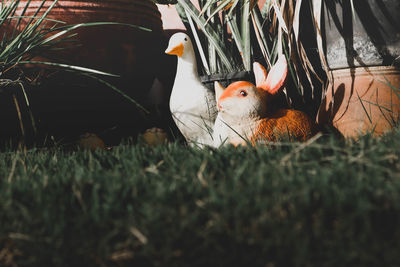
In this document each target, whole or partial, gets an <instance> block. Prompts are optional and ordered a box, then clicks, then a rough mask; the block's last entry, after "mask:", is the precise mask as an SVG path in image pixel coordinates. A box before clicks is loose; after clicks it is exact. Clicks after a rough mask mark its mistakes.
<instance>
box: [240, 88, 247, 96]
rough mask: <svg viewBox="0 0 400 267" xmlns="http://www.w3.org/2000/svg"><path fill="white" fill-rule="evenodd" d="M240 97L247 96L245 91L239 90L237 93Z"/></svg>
mask: <svg viewBox="0 0 400 267" xmlns="http://www.w3.org/2000/svg"><path fill="white" fill-rule="evenodd" d="M239 94H240V95H241V96H243V97H246V96H247V92H246V91H245V90H241V91H240V93H239Z"/></svg>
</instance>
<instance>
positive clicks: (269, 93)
mask: <svg viewBox="0 0 400 267" xmlns="http://www.w3.org/2000/svg"><path fill="white" fill-rule="evenodd" d="M253 69H254V75H255V80H256V86H255V85H253V84H252V83H250V82H246V81H239V82H235V83H232V84H230V85H229V86H228V87H227V88H226V89H225V88H223V87H222V85H221V84H219V83H218V82H216V83H215V94H216V98H217V107H218V116H217V119H216V122H215V125H214V131H213V140H214V143H213V145H214V146H215V147H219V146H221V145H223V144H224V143H230V144H233V145H240V144H241V145H245V144H247V143H248V142H250V143H251V144H252V145H255V143H256V142H257V141H276V140H278V139H279V138H280V137H285V136H286V137H289V138H290V139H291V140H293V139H294V140H299V141H303V140H306V139H308V138H309V137H310V136H311V135H312V134H313V132H314V128H315V125H314V122H313V120H312V119H311V118H310V117H309V116H308V115H306V114H305V113H304V112H301V111H298V110H293V109H277V108H271V107H273V106H274V105H271V102H272V101H273V96H274V95H275V94H276V93H277V92H279V90H281V89H282V88H283V86H284V83H285V80H286V76H287V72H288V69H287V61H286V58H285V56H284V55H282V56H280V58H279V59H278V61H277V63H276V64H275V65H274V66H273V67H272V68H271V70H270V72H269V74H268V75H267V71H266V70H265V68H264V67H263V66H262V65H261V64H259V63H257V62H255V63H254V64H253Z"/></svg>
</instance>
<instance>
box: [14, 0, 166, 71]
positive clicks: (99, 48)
mask: <svg viewBox="0 0 400 267" xmlns="http://www.w3.org/2000/svg"><path fill="white" fill-rule="evenodd" d="M26 3H27V1H20V4H19V7H18V9H17V12H16V14H17V15H19V14H21V13H22V11H23V9H24V8H25V6H26ZM41 3H42V0H36V1H35V0H34V1H31V3H30V4H29V7H28V9H27V10H26V13H25V15H26V16H32V15H33V14H34V13H35V12H36V10H37V9H38V8H39V7H40V5H41ZM52 3H53V1H46V2H45V4H44V6H43V8H42V9H41V13H43V12H44V11H45V10H46V9H47V8H48V7H49V6H50V5H51V4H52ZM41 13H39V15H40V14H41ZM47 18H50V19H56V20H61V21H64V22H66V23H67V24H77V23H85V22H99V21H100V22H120V23H129V24H135V25H139V26H143V27H146V28H150V29H152V30H153V32H152V33H149V32H144V31H141V30H137V29H134V28H131V27H128V26H115V25H107V26H94V27H85V28H80V29H78V30H76V32H77V33H78V36H77V38H76V40H77V43H78V44H80V47H79V48H76V49H75V48H74V49H68V50H65V51H64V53H62V52H57V54H55V55H54V54H53V55H51V56H54V57H57V58H61V59H63V60H64V61H68V62H69V63H71V64H76V65H80V66H85V67H91V68H97V69H100V70H104V71H109V72H114V73H119V74H126V73H131V72H132V71H135V70H138V69H140V70H142V71H147V70H148V69H149V66H147V65H146V62H145V59H146V58H150V59H149V60H150V61H151V59H152V58H154V56H153V54H154V52H155V51H157V50H158V49H159V50H161V48H160V47H159V46H160V45H159V42H157V41H158V40H157V38H159V36H160V35H161V30H162V23H161V15H160V13H159V12H158V9H157V7H156V5H155V4H154V3H152V2H151V1H143V0H108V1H107V0H102V1H99V0H86V1H84V0H81V1H77V0H76V1H62V0H61V1H58V3H57V4H56V5H55V6H54V8H53V9H52V10H51V12H50V13H49V14H48V16H47ZM138 64H140V65H142V64H145V65H146V66H140V67H139V68H138V67H137V65H138Z"/></svg>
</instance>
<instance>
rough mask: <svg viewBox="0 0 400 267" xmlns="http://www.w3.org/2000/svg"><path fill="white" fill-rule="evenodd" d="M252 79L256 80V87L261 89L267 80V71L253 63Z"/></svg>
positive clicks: (258, 64)
mask: <svg viewBox="0 0 400 267" xmlns="http://www.w3.org/2000/svg"><path fill="white" fill-rule="evenodd" d="M253 72H254V77H255V78H256V87H261V85H262V84H263V83H265V81H266V80H267V70H266V69H265V68H264V67H263V65H261V64H260V63H258V62H254V63H253Z"/></svg>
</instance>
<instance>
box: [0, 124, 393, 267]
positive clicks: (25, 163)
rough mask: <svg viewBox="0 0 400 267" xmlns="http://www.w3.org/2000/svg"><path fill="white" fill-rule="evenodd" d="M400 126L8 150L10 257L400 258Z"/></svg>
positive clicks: (3, 198)
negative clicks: (356, 132)
mask: <svg viewBox="0 0 400 267" xmlns="http://www.w3.org/2000/svg"><path fill="white" fill-rule="evenodd" d="M399 157H400V129H395V130H394V132H392V133H389V134H387V135H385V136H383V137H381V138H372V137H370V136H363V137H361V138H360V139H359V140H358V141H349V140H347V141H346V140H341V139H338V138H336V137H332V136H321V137H319V138H314V139H312V140H311V141H309V142H307V143H285V142H282V143H274V144H270V145H268V146H258V147H255V148H252V147H237V148H235V147H231V146H228V147H225V148H222V149H203V150H201V149H197V148H188V147H185V146H183V145H181V144H177V143H172V144H168V145H164V146H158V147H154V148H151V147H147V146H144V145H142V144H130V143H126V144H121V145H120V146H117V147H114V148H112V149H111V150H110V151H105V150H97V151H94V152H91V151H84V150H76V151H70V150H68V151H66V150H63V149H62V148H56V149H31V150H28V151H26V152H24V151H21V152H12V151H5V152H2V153H1V154H0V158H1V160H0V165H1V166H0V266H263V267H265V266H269V267H272V266H335V267H336V266H399V265H400V259H399V257H398V252H399V251H400V242H399V240H400V229H399V227H398V225H399V223H400V179H399V178H400V161H399Z"/></svg>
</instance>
